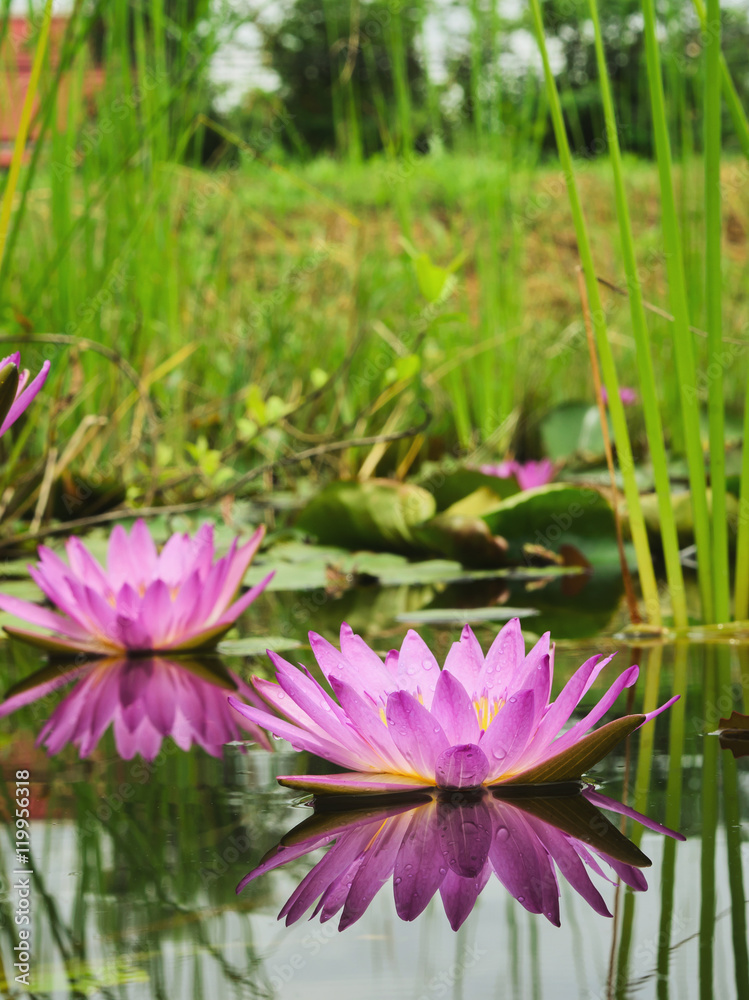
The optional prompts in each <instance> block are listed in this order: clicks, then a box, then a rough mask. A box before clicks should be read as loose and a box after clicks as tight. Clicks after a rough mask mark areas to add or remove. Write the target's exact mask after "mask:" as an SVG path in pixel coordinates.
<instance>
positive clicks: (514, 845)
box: [237, 786, 684, 930]
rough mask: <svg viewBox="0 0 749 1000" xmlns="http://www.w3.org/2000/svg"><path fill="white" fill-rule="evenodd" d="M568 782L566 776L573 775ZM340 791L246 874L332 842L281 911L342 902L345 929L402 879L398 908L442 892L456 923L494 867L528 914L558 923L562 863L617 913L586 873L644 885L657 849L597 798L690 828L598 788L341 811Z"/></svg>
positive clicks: (289, 916)
mask: <svg viewBox="0 0 749 1000" xmlns="http://www.w3.org/2000/svg"><path fill="white" fill-rule="evenodd" d="M567 790H569V786H567ZM340 803H341V800H340V799H335V798H333V797H329V798H326V799H318V800H317V803H316V810H315V813H314V815H313V816H311V817H309V818H308V819H307V820H305V821H304V822H302V823H301V824H299V826H297V827H296V828H295V829H294V830H292V831H291V832H290V833H288V834H287V835H286V836H285V837H284V838H283V840H282V841H281V842H280V843H279V844H278V846H277V847H275V848H273V849H272V850H271V851H269V852H268V854H267V855H266V856H265V858H264V859H263V860H262V861H261V863H260V864H259V865H258V866H257V868H255V869H254V870H253V871H251V872H250V873H249V874H248V875H247V876H245V878H244V879H243V880H242V881H241V882H240V884H239V886H238V887H237V892H240V891H241V890H242V889H243V888H244V887H245V886H246V885H247V884H248V882H250V881H252V880H253V879H255V878H257V877H258V876H259V875H263V874H264V873H265V872H268V871H271V870H272V869H274V868H278V867H280V866H281V865H284V864H286V863H287V862H289V861H294V860H295V859H297V858H299V857H302V856H303V855H305V854H308V853H310V852H311V851H314V850H316V849H318V848H321V847H326V846H329V845H330V844H332V845H333V846H332V847H330V850H328V852H327V853H326V854H325V856H324V857H323V859H322V860H321V861H319V862H318V863H317V864H316V865H315V866H314V868H312V870H311V871H310V872H309V873H308V874H307V876H306V877H305V878H304V879H303V880H302V882H301V883H300V884H299V886H298V887H297V888H296V890H295V891H294V892H293V893H292V895H291V897H290V898H289V899H288V901H287V902H286V903H285V905H284V907H283V909H282V910H281V912H280V914H279V919H280V918H282V917H285V919H286V923H287V925H288V924H291V923H293V922H294V921H296V920H298V919H299V918H300V917H301V916H302V915H303V914H304V913H305V912H306V911H307V910H308V909H309V908H310V907H311V906H313V905H315V904H316V905H315V909H314V912H313V916H316V915H318V914H319V916H320V920H321V921H326V920H329V919H330V918H331V917H333V916H335V915H336V914H337V913H338V912H339V911H341V910H342V913H341V918H340V921H339V924H338V929H339V930H344V929H345V928H346V927H348V926H350V925H351V924H353V923H354V922H355V921H357V920H358V919H359V918H360V917H361V916H362V915H363V913H364V911H365V910H366V909H367V907H368V906H369V904H370V903H371V902H372V900H373V899H374V897H375V895H376V894H377V892H378V891H379V890H380V889H381V888H382V886H383V885H384V884H385V883H386V882H388V881H389V880H390V877H391V876H392V878H393V894H394V898H395V909H396V912H397V913H398V916H399V917H400V918H401V919H402V920H414V919H415V918H416V917H418V916H419V914H420V913H422V912H423V910H424V909H425V908H426V906H427V904H428V903H429V901H430V900H431V899H432V897H433V896H434V895H435V894H436V893H437V892H438V891H439V894H440V896H441V897H442V905H443V906H444V909H445V914H446V915H447V919H448V920H449V922H450V925H451V927H452V928H453V930H457V929H458V928H459V927H460V926H461V924H462V923H463V922H464V920H465V919H466V918H467V917H468V915H469V913H470V912H471V910H472V909H473V907H474V904H475V903H476V900H477V899H478V896H479V894H480V893H481V892H482V890H483V889H484V887H485V885H486V883H487V882H488V881H489V879H490V877H491V875H492V873H494V874H495V875H496V876H497V878H498V879H499V881H500V882H501V883H502V885H503V886H504V887H505V888H506V889H507V891H508V892H509V893H510V894H511V895H512V896H514V897H515V899H516V900H517V901H518V902H519V903H520V904H521V905H522V906H524V907H525V909H526V910H529V911H530V912H531V913H543V914H544V916H545V917H547V918H548V919H549V920H550V921H551V923H553V924H555V925H556V926H559V924H560V913H559V893H560V890H559V881H558V877H557V870H558V871H559V873H561V875H563V876H564V878H565V879H566V880H567V882H569V884H570V885H571V886H572V888H573V889H575V890H576V891H577V892H578V893H579V894H580V895H581V896H582V897H583V899H584V900H585V901H586V902H587V903H589V904H590V906H592V907H593V909H594V910H595V911H596V912H597V913H600V914H601V915H603V916H611V913H610V912H609V909H608V907H607V905H606V903H605V901H604V899H603V896H602V895H601V893H600V892H599V890H598V889H597V888H596V886H595V885H594V883H593V880H592V879H591V877H590V875H589V874H588V869H589V870H590V871H591V872H592V873H594V874H595V875H597V876H599V877H601V878H603V879H605V880H607V881H612V879H611V878H610V877H609V876H607V875H606V873H605V872H604V870H603V868H602V867H601V862H603V863H604V864H605V865H606V866H608V868H609V869H611V870H612V872H613V874H614V876H616V877H618V879H620V880H621V881H622V882H625V883H626V884H627V885H628V886H631V888H632V889H635V890H643V889H647V882H646V881H645V877H644V876H643V874H642V872H641V871H640V869H641V868H645V867H648V866H649V865H650V860H649V859H648V858H647V857H646V856H645V855H644V854H643V853H642V852H641V851H640V849H639V848H638V847H637V846H636V845H635V844H633V843H632V842H631V841H630V840H628V839H627V838H626V837H625V836H624V835H623V834H622V833H620V831H619V830H618V829H617V828H616V827H615V826H614V825H613V824H612V823H611V822H610V821H609V820H608V819H606V817H605V816H604V815H603V813H601V812H600V810H599V808H598V807H599V806H601V807H602V808H605V809H609V810H613V811H614V812H618V813H622V814H624V815H627V816H630V817H632V818H635V819H637V820H638V821H639V822H640V823H642V824H643V825H645V826H647V827H649V828H650V829H653V830H656V831H658V832H659V833H664V834H667V835H668V836H671V837H675V838H676V839H678V840H683V839H684V838H683V837H682V836H681V835H680V834H677V833H674V832H673V831H671V830H667V829H666V828H665V827H663V826H660V825H659V824H657V823H653V822H651V821H650V820H648V819H647V818H646V817H644V816H642V815H640V814H639V813H636V812H634V810H631V809H628V808H627V807H626V806H623V805H621V804H620V803H618V802H616V801H614V800H613V799H609V798H607V797H606V796H603V795H600V794H598V793H597V792H595V791H593V790H592V789H591V788H585V789H584V790H583V791H582V792H578V793H577V794H566V795H547V796H546V797H538V796H533V797H530V796H529V797H524V796H518V797H513V798H511V799H508V798H500V797H498V796H495V795H494V794H493V793H492V792H491V791H488V790H485V789H482V790H479V791H477V792H470V793H464V792H452V793H451V792H446V793H441V794H439V795H434V796H432V795H426V794H424V795H422V796H420V797H419V798H418V799H414V798H409V800H408V801H407V802H404V801H403V799H401V800H400V801H398V800H397V799H395V798H390V799H389V800H388V799H384V798H383V797H373V799H372V801H371V802H370V803H369V804H368V805H362V807H361V808H359V809H354V810H348V811H346V812H341V811H339V810H340V808H341V805H340Z"/></svg>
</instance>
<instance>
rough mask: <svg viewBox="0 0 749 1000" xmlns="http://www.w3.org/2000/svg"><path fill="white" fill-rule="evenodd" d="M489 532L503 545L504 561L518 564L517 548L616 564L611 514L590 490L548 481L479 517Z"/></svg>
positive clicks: (593, 563) (598, 563)
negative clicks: (573, 553)
mask: <svg viewBox="0 0 749 1000" xmlns="http://www.w3.org/2000/svg"><path fill="white" fill-rule="evenodd" d="M483 519H484V520H485V521H486V523H487V524H488V526H489V528H490V530H491V532H492V534H494V535H501V536H502V537H503V538H506V539H507V542H508V546H509V548H508V558H509V560H510V562H518V563H519V562H522V561H523V558H524V552H523V546H524V545H526V544H531V545H534V546H541V547H542V548H544V549H549V550H551V551H560V549H561V547H562V546H573V547H574V548H575V549H577V550H578V551H579V552H580V553H582V555H583V556H584V557H585V559H586V560H587V561H588V562H589V563H590V564H591V566H593V567H594V568H598V567H616V566H618V565H619V550H618V548H617V544H616V526H615V522H614V511H613V509H612V507H611V505H610V504H609V502H608V500H606V498H605V497H604V496H603V494H602V493H599V492H598V490H595V489H586V488H582V487H578V486H568V485H566V484H564V483H552V484H550V485H548V486H539V487H538V488H537V489H534V490H526V491H525V492H524V493H519V494H518V495H517V496H513V497H510V498H509V499H507V500H504V501H503V502H502V503H501V504H500V506H499V507H498V508H497V509H496V510H495V511H494V512H492V513H490V514H486V515H484V518H483Z"/></svg>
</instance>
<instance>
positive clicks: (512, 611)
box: [395, 605, 538, 625]
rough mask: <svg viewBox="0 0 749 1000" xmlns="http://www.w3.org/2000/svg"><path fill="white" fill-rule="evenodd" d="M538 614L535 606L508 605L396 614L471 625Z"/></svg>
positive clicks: (427, 621)
mask: <svg viewBox="0 0 749 1000" xmlns="http://www.w3.org/2000/svg"><path fill="white" fill-rule="evenodd" d="M537 614H538V612H537V611H536V609H535V608H510V607H508V606H506V605H499V606H497V607H491V608H424V609H423V610H421V611H406V612H404V613H403V614H400V615H396V616H395V620H396V621H399V622H415V623H421V624H428V625H443V624H444V625H453V624H455V623H458V624H460V625H466V624H468V625H470V624H471V623H472V622H508V621H509V620H510V619H511V618H527V617H528V616H530V615H537Z"/></svg>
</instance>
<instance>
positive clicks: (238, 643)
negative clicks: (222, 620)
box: [217, 635, 302, 656]
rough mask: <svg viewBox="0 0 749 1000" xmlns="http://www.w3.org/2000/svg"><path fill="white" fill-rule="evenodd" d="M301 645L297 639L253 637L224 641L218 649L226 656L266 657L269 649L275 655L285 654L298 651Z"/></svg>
mask: <svg viewBox="0 0 749 1000" xmlns="http://www.w3.org/2000/svg"><path fill="white" fill-rule="evenodd" d="M301 645H302V644H301V642H297V640H296V639H290V638H288V637H284V636H278V635H264V636H255V635H253V636H247V637H246V638H244V639H224V640H223V642H220V643H219V644H218V647H217V648H218V651H219V653H223V655H224V656H265V651H266V650H268V649H270V650H271V651H272V652H274V653H283V652H285V651H286V650H289V649H298V648H299V647H300V646H301Z"/></svg>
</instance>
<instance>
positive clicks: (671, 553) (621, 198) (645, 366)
mask: <svg viewBox="0 0 749 1000" xmlns="http://www.w3.org/2000/svg"><path fill="white" fill-rule="evenodd" d="M589 5H590V14H591V18H592V20H593V29H594V32H595V48H596V60H597V63H598V75H599V78H600V84H601V99H602V102H603V110H604V116H605V120H606V136H607V139H608V147H609V158H610V160H611V168H612V170H613V174H614V189H615V193H616V213H617V217H618V219H619V232H620V238H621V245H622V254H623V256H624V268H625V272H626V275H627V288H628V289H629V304H630V312H631V317H632V332H633V334H634V337H635V343H636V345H637V353H636V358H637V374H638V380H639V384H640V396H641V399H642V408H643V413H644V416H645V428H646V431H647V437H648V445H649V448H650V457H651V460H652V463H653V476H654V478H655V489H656V493H657V496H658V512H659V516H660V526H661V539H662V541H663V554H664V558H665V562H666V575H667V577H668V586H669V590H670V593H671V605H672V608H673V614H674V623H675V625H676V627H677V628H686V626H687V603H686V593H685V590H684V575H683V573H682V568H681V561H680V559H679V539H678V536H677V533H676V519H675V517H674V511H673V506H672V504H671V483H670V481H669V475H668V459H667V457H666V446H665V442H664V438H663V425H662V422H661V415H660V410H659V407H658V393H657V390H656V383H655V371H654V368H653V357H652V352H651V345H650V335H649V331H648V325H647V320H646V318H645V307H644V304H643V297H642V286H641V284H640V277H639V271H638V267H637V260H636V257H635V245H634V238H633V235H632V223H631V220H630V215H629V208H628V206H627V195H626V191H625V187H624V168H623V165H622V156H621V150H620V148H619V136H618V130H617V124H616V115H615V112H614V102H613V99H612V96H611V86H610V83H609V76H608V70H607V68H606V59H605V56H604V50H603V37H602V33H601V22H600V18H599V15H598V5H597V3H596V0H589Z"/></svg>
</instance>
